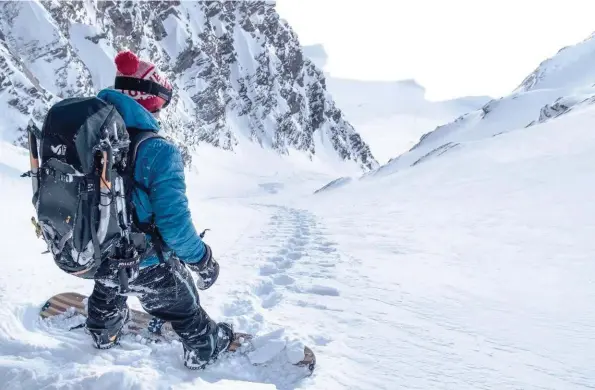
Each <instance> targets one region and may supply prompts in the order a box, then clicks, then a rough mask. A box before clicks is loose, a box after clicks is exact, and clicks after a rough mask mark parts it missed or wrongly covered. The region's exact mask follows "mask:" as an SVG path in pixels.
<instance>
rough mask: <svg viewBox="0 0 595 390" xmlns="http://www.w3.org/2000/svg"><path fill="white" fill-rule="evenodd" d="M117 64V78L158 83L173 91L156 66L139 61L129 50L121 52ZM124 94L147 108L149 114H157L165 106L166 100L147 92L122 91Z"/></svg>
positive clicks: (116, 59)
mask: <svg viewBox="0 0 595 390" xmlns="http://www.w3.org/2000/svg"><path fill="white" fill-rule="evenodd" d="M114 62H115V63H116V68H117V72H116V77H118V76H126V77H134V78H137V79H145V80H151V81H154V82H156V83H157V84H159V85H161V86H162V87H164V88H166V89H168V90H170V91H171V89H172V87H171V84H170V83H169V82H168V81H167V79H166V78H165V76H163V75H162V74H161V73H159V71H158V70H157V68H156V67H155V65H153V64H152V63H150V62H147V61H142V60H139V58H138V57H137V56H136V54H134V53H133V52H131V51H129V50H125V51H121V52H120V53H118V55H117V56H116V58H115V59H114ZM120 91H121V92H122V93H125V94H126V95H128V96H130V97H131V98H133V99H134V100H136V101H137V102H138V103H139V104H141V105H142V106H143V107H145V108H146V109H147V110H148V111H149V112H155V111H157V110H159V109H161V107H163V105H164V104H165V100H163V99H162V98H160V97H158V96H155V95H151V94H148V93H146V92H139V91H128V90H120Z"/></svg>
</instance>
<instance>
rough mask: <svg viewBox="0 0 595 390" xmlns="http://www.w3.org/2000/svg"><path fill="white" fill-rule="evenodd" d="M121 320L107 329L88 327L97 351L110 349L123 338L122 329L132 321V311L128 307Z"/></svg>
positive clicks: (124, 310)
mask: <svg viewBox="0 0 595 390" xmlns="http://www.w3.org/2000/svg"><path fill="white" fill-rule="evenodd" d="M121 315H122V317H121V319H120V320H119V321H117V322H116V323H115V324H114V325H112V326H110V327H107V328H94V327H93V326H89V325H87V326H86V328H87V330H88V331H89V333H90V334H91V337H92V338H93V345H94V347H95V348H97V349H109V348H112V347H113V346H114V345H118V343H119V341H120V337H121V336H122V329H124V325H126V323H127V322H128V321H130V310H129V309H128V308H127V307H126V308H124V309H123V310H122V312H121Z"/></svg>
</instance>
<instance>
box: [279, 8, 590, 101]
mask: <svg viewBox="0 0 595 390" xmlns="http://www.w3.org/2000/svg"><path fill="white" fill-rule="evenodd" d="M277 10H278V12H279V14H280V15H281V17H282V18H284V19H286V20H287V21H288V22H289V23H290V24H291V26H292V27H293V28H294V30H295V31H296V32H297V34H298V36H299V37H300V42H301V43H302V44H303V45H307V44H313V43H322V44H323V45H324V47H325V49H326V51H327V53H328V56H329V60H328V63H327V67H326V70H327V71H328V72H330V73H331V75H332V76H337V77H346V78H354V79H367V80H401V79H408V78H413V79H415V80H416V81H417V82H419V83H420V84H421V85H423V86H424V87H425V88H426V89H427V97H428V98H429V99H436V100H437V99H447V98H452V97H458V96H466V95H491V96H493V97H499V96H502V95H505V94H507V93H509V92H510V91H511V90H513V89H514V88H516V87H517V86H518V85H519V84H520V83H521V81H522V80H523V79H524V78H525V77H526V76H527V75H528V74H529V73H531V72H532V71H533V70H534V69H535V68H536V67H537V66H538V65H539V63H540V62H541V61H543V60H545V59H546V58H548V57H551V56H552V55H554V54H555V53H556V52H557V51H558V50H559V49H560V48H562V47H564V46H567V45H572V44H574V43H577V42H579V41H582V40H583V39H585V38H587V37H588V36H589V35H590V34H591V33H592V32H595V0H563V1H559V0H558V1H554V0H365V1H359V0H357V1H356V0H277ZM594 66H595V64H594Z"/></svg>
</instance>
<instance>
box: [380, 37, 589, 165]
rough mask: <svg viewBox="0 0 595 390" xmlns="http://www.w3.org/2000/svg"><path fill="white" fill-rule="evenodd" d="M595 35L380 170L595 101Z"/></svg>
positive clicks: (407, 163)
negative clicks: (498, 97)
mask: <svg viewBox="0 0 595 390" xmlns="http://www.w3.org/2000/svg"><path fill="white" fill-rule="evenodd" d="M593 63H595V37H594V36H591V37H589V38H588V39H586V40H585V41H583V42H581V43H579V44H577V45H575V46H571V47H566V48H564V49H562V50H561V51H560V52H559V53H558V54H557V55H556V56H555V57H553V58H551V59H549V60H547V61H544V62H543V63H542V64H541V65H540V66H539V67H538V68H537V69H536V70H535V71H534V72H533V73H532V74H531V75H530V76H528V77H527V78H526V79H525V80H524V81H523V83H522V84H521V85H520V86H519V87H518V88H517V89H516V90H515V91H514V92H513V93H512V94H511V95H508V96H505V97H502V98H500V99H497V100H496V99H495V100H492V101H490V102H488V103H487V104H485V105H484V106H483V107H482V108H481V109H478V110H476V111H472V112H469V113H467V114H465V115H462V116H460V117H459V118H457V119H456V120H455V121H453V122H451V123H448V124H446V125H443V126H439V127H438V128H437V129H435V130H434V131H432V132H430V133H427V134H425V135H424V136H423V137H422V138H421V140H420V142H419V143H418V144H416V145H415V146H414V147H413V148H412V149H411V150H410V151H408V152H407V153H403V154H401V155H398V157H396V158H394V159H392V160H391V161H390V162H389V163H388V164H386V165H384V166H382V167H380V168H379V169H378V170H377V171H375V172H373V173H372V175H374V174H386V173H392V172H395V171H398V170H401V169H403V168H407V167H411V166H414V165H417V164H419V163H422V162H424V161H427V160H428V159H430V158H435V157H437V156H440V155H443V154H444V153H451V152H453V151H455V150H457V149H460V148H461V147H464V146H465V145H466V144H467V143H469V142H474V141H477V140H481V139H486V138H489V137H494V136H498V135H500V134H503V133H505V132H508V131H512V130H518V129H522V128H525V127H528V126H532V125H534V124H536V123H542V122H546V121H548V120H550V119H551V118H555V117H558V116H560V115H563V114H566V113H568V112H570V111H572V110H573V109H576V108H577V107H579V106H585V105H590V104H591V103H593V101H595V88H594V87H593V85H595V70H593V66H592V65H593Z"/></svg>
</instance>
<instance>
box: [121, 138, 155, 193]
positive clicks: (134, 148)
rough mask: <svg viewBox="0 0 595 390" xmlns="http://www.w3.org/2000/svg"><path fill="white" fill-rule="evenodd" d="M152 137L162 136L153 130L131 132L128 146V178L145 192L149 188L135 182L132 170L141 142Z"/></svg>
mask: <svg viewBox="0 0 595 390" xmlns="http://www.w3.org/2000/svg"><path fill="white" fill-rule="evenodd" d="M152 138H163V137H162V136H160V135H159V134H157V133H155V132H154V131H138V132H136V134H132V132H131V140H130V145H129V146H128V169H129V174H130V178H131V179H132V180H133V182H134V185H135V186H136V187H138V188H140V189H141V190H143V191H144V192H145V193H147V194H148V193H149V189H148V188H146V187H145V186H144V185H142V183H139V182H137V181H136V180H135V179H134V170H135V167H136V155H137V153H138V148H139V147H140V146H141V144H142V143H143V142H145V141H147V140H149V139H152Z"/></svg>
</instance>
